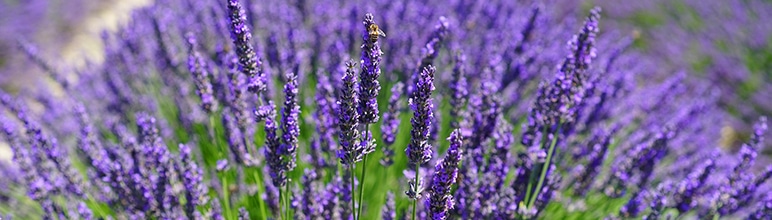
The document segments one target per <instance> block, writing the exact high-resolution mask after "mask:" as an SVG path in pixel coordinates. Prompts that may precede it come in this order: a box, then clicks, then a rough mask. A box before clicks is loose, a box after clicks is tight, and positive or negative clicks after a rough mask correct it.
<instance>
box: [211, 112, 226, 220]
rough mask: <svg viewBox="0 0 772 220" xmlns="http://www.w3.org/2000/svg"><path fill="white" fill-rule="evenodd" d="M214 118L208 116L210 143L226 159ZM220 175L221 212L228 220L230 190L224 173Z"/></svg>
mask: <svg viewBox="0 0 772 220" xmlns="http://www.w3.org/2000/svg"><path fill="white" fill-rule="evenodd" d="M214 116H215V114H211V115H209V132H210V133H211V134H210V135H211V136H212V142H214V146H215V149H218V150H220V154H221V156H222V157H223V158H227V157H228V156H227V153H228V149H222V148H221V146H220V141H219V136H218V134H217V126H216V124H215V119H214ZM220 175H221V176H220V181H221V183H222V193H223V199H224V200H225V201H223V205H224V208H225V209H224V210H223V214H224V215H225V218H226V219H228V218H230V216H231V215H230V211H231V210H230V202H231V201H230V189H229V187H228V184H229V183H228V176H227V175H226V172H222V173H221V174H220Z"/></svg>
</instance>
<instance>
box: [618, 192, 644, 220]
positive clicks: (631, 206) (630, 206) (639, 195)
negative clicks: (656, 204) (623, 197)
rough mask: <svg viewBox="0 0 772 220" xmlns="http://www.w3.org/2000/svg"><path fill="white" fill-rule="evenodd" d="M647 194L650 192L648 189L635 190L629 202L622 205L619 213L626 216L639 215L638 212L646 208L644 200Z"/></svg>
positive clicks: (633, 216)
mask: <svg viewBox="0 0 772 220" xmlns="http://www.w3.org/2000/svg"><path fill="white" fill-rule="evenodd" d="M646 194H648V191H647V190H646V189H643V190H640V191H637V192H635V193H634V194H633V196H632V197H631V198H630V200H628V201H627V204H625V205H624V206H622V208H621V209H620V210H619V213H620V214H621V215H622V216H623V217H625V218H635V217H638V214H640V213H641V211H643V210H644V209H646V206H645V205H644V201H643V200H644V197H645V196H646Z"/></svg>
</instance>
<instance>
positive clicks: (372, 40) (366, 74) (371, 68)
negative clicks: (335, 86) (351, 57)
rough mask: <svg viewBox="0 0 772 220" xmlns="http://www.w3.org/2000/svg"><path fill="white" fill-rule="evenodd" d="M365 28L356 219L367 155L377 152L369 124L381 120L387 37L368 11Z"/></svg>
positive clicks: (363, 37)
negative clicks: (383, 39) (382, 43)
mask: <svg viewBox="0 0 772 220" xmlns="http://www.w3.org/2000/svg"><path fill="white" fill-rule="evenodd" d="M362 24H363V25H364V27H365V29H364V32H363V33H362V40H363V41H364V43H363V44H362V56H361V61H360V62H361V63H362V65H361V68H362V70H361V71H360V72H359V86H360V87H359V108H358V111H359V122H360V123H362V125H364V130H363V132H362V142H361V144H362V145H363V148H364V159H363V162H362V164H363V165H362V179H361V181H360V182H361V183H362V185H361V186H360V188H359V203H360V204H359V207H357V209H356V215H355V219H359V218H360V214H361V213H362V204H361V203H362V198H363V195H364V191H365V187H364V186H365V177H366V175H367V156H368V155H369V154H370V153H372V152H373V151H375V147H376V146H375V139H373V136H372V133H371V132H370V125H371V124H375V123H377V122H378V119H379V115H378V114H379V113H378V93H379V92H380V91H381V84H380V82H378V78H379V77H380V75H381V56H383V51H381V46H380V43H379V42H378V38H379V37H385V36H386V34H384V33H383V31H382V30H381V29H380V28H379V27H378V24H376V23H375V20H374V19H373V14H370V13H367V14H366V15H365V19H364V21H362Z"/></svg>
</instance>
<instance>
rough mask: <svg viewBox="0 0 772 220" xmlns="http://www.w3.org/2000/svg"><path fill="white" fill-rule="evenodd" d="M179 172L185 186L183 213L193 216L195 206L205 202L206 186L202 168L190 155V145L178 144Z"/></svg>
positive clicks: (189, 216)
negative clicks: (185, 201)
mask: <svg viewBox="0 0 772 220" xmlns="http://www.w3.org/2000/svg"><path fill="white" fill-rule="evenodd" d="M179 150H180V166H181V167H180V168H181V170H180V174H182V176H181V177H182V178H181V181H182V185H183V186H184V187H185V200H187V203H186V204H185V214H186V215H187V216H188V218H193V216H194V213H195V212H196V207H197V206H201V205H205V204H206V203H207V200H208V199H207V194H208V192H207V191H208V190H207V186H206V185H204V176H203V170H202V169H201V168H200V167H198V164H197V163H196V161H194V160H193V158H192V157H191V155H190V154H191V152H190V147H188V145H185V144H180V146H179Z"/></svg>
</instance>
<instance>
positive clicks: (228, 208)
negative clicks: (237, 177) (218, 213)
mask: <svg viewBox="0 0 772 220" xmlns="http://www.w3.org/2000/svg"><path fill="white" fill-rule="evenodd" d="M222 194H223V199H224V201H223V205H224V207H225V209H224V210H223V212H224V214H225V219H230V217H231V215H230V211H231V199H230V190H229V189H228V177H227V176H226V175H225V172H223V173H222Z"/></svg>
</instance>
